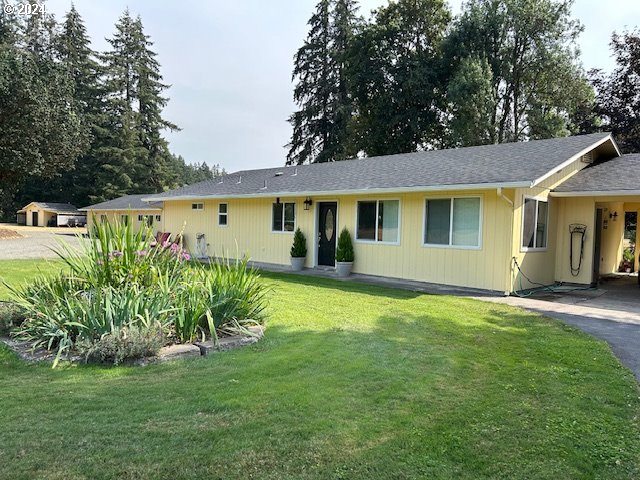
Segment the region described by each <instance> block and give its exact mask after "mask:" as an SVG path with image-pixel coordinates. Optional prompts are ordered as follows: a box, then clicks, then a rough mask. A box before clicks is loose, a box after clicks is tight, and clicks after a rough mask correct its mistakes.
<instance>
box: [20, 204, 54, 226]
mask: <svg viewBox="0 0 640 480" xmlns="http://www.w3.org/2000/svg"><path fill="white" fill-rule="evenodd" d="M25 212H26V220H27V225H28V226H30V227H31V226H33V212H38V226H39V227H46V226H47V225H48V224H49V220H51V218H52V217H55V213H52V212H49V211H47V210H43V209H41V208H39V207H36V206H32V207H28V208H27V209H26V210H25Z"/></svg>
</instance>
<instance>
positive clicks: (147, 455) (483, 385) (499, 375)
mask: <svg viewBox="0 0 640 480" xmlns="http://www.w3.org/2000/svg"><path fill="white" fill-rule="evenodd" d="M34 265H35V263H32V262H22V263H20V262H10V263H5V262H0V276H7V277H8V278H9V280H10V281H11V282H16V281H19V280H20V278H21V277H23V276H28V275H30V274H31V272H32V270H33V267H34ZM8 267H10V268H11V270H10V272H12V273H10V275H7V271H8V270H7V268H8ZM16 272H17V273H16ZM265 281H266V282H268V283H269V284H270V285H272V287H273V293H272V295H271V306H270V314H271V317H270V321H269V323H268V328H267V333H266V338H265V339H264V340H263V341H261V342H260V343H259V344H258V345H256V346H253V347H248V348H245V349H242V350H237V351H233V352H228V353H224V354H217V355H214V356H212V357H209V358H206V359H195V360H192V361H181V362H176V363H172V364H166V365H158V366H149V367H144V368H132V367H119V368H98V367H86V366H82V367H78V366H75V367H64V368H61V369H58V370H51V369H50V368H48V367H46V366H33V365H31V366H29V365H25V364H22V363H21V362H19V361H17V360H16V359H15V358H14V357H13V355H12V354H10V353H9V352H8V351H7V350H3V349H0V478H11V479H21V478H38V479H54V478H55V479H102V478H112V479H160V478H169V479H173V480H176V479H181V478H206V479H210V478H216V479H217V478H219V479H235V478H237V479H247V478H260V479H263V478H266V479H283V478H295V479H306V478H319V479H326V478H328V479H341V478H344V479H387V478H388V479H392V478H393V479H408V478H462V479H465V478H468V479H476V478H509V479H556V478H558V479H559V478H562V479H568V478H576V479H587V478H602V479H617V478H620V479H621V478H625V479H632V478H640V425H639V422H640V389H639V388H638V384H637V383H636V382H635V380H634V378H633V377H632V375H631V373H630V372H629V371H627V370H626V369H624V368H623V367H621V366H620V364H619V363H618V361H617V360H616V359H615V358H614V357H613V356H612V354H611V352H610V350H609V348H608V347H607V346H606V345H605V344H604V343H602V342H598V341H596V340H594V339H593V338H591V337H589V336H587V335H584V334H582V333H579V332H578V331H576V330H574V329H572V328H570V327H567V326H565V325H563V324H561V323H559V322H556V321H552V320H548V319H545V318H543V317H540V316H538V315H535V314H531V313H527V312H524V311H520V310H516V309H513V308H508V307H503V306H499V305H493V304H488V303H481V302H476V301H472V300H467V299H461V298H455V297H445V296H429V295H418V294H415V293H411V292H406V291H400V290H393V289H386V288H376V287H371V286H363V285H356V284H351V283H340V282H336V281H331V280H323V279H316V278H308V277H295V276H289V275H275V274H269V275H265Z"/></svg>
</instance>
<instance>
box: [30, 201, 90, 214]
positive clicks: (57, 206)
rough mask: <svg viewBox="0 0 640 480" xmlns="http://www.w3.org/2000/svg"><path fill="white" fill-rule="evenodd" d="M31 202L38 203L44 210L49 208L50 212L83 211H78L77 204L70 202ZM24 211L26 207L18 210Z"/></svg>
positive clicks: (74, 212)
mask: <svg viewBox="0 0 640 480" xmlns="http://www.w3.org/2000/svg"><path fill="white" fill-rule="evenodd" d="M31 204H33V205H36V206H37V207H38V208H41V209H43V210H48V211H50V212H55V213H69V214H72V215H73V214H77V215H82V212H80V211H78V209H77V208H76V206H75V205H71V204H70V203H54V202H31V203H30V204H29V205H31ZM27 206H28V205H27ZM25 208H26V207H25ZM22 211H24V208H22V209H20V210H18V212H22Z"/></svg>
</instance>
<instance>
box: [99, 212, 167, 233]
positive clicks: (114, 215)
mask: <svg viewBox="0 0 640 480" xmlns="http://www.w3.org/2000/svg"><path fill="white" fill-rule="evenodd" d="M102 215H105V216H106V218H107V220H108V221H109V222H114V221H116V220H118V221H120V220H121V217H122V216H123V215H128V216H129V222H131V225H132V227H133V228H134V230H136V231H137V230H138V229H139V228H140V227H141V226H142V222H140V221H139V220H138V215H153V217H154V221H153V230H154V231H155V232H158V231H163V223H164V215H163V212H161V211H150V210H148V211H137V210H89V211H87V228H92V227H93V219H94V217H95V219H96V221H100V218H101V216H102ZM156 215H162V217H161V220H160V222H157V221H156V220H155V216H156Z"/></svg>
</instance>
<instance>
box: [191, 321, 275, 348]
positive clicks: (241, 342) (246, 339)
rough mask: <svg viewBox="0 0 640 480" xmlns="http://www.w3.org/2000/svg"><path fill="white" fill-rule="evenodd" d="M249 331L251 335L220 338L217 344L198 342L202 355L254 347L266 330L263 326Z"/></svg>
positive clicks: (210, 341) (211, 341) (250, 328)
mask: <svg viewBox="0 0 640 480" xmlns="http://www.w3.org/2000/svg"><path fill="white" fill-rule="evenodd" d="M247 330H249V332H251V335H231V336H228V337H220V338H219V339H218V341H217V342H214V341H213V340H208V341H206V342H196V343H195V344H194V345H196V346H197V347H198V348H199V349H200V353H201V354H202V355H209V354H210V353H212V352H224V351H227V350H233V349H235V348H239V347H244V346H245V345H253V344H254V343H257V342H258V340H260V339H261V338H262V337H263V336H264V328H263V327H261V326H255V327H248V328H247Z"/></svg>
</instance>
